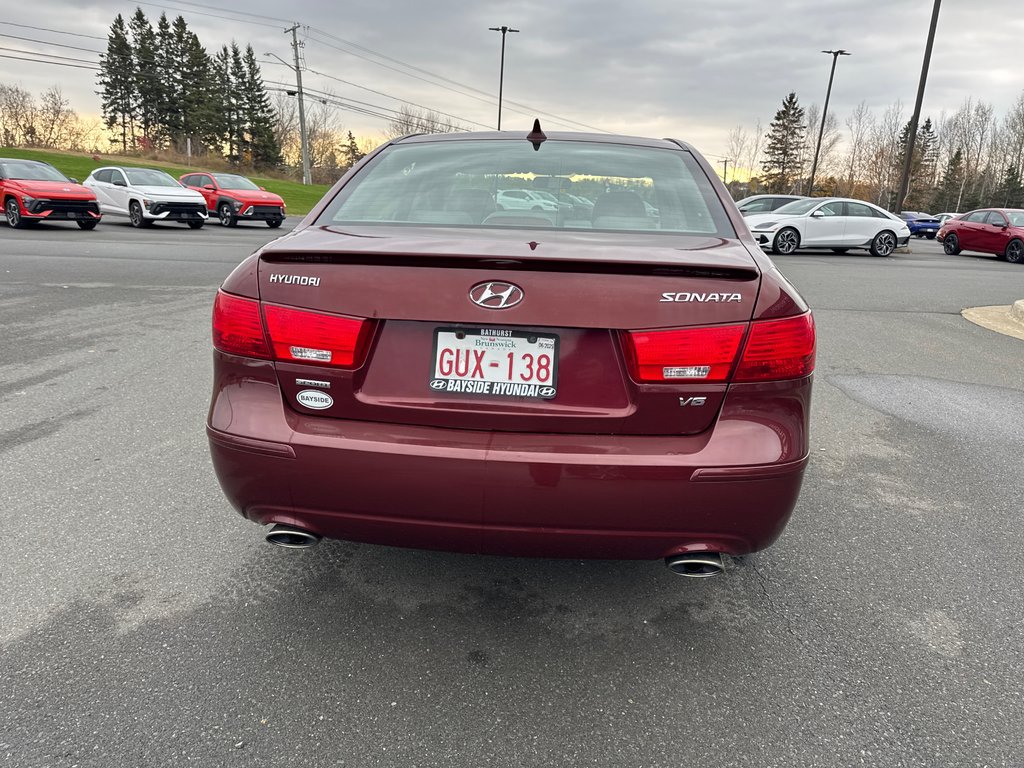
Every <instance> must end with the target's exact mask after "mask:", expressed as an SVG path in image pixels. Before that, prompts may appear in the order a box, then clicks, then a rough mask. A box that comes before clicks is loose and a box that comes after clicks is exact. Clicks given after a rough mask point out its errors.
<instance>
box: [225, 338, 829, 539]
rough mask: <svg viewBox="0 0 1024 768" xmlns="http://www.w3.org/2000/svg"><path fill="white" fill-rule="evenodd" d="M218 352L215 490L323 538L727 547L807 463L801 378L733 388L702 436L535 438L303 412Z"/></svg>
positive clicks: (773, 509)
mask: <svg viewBox="0 0 1024 768" xmlns="http://www.w3.org/2000/svg"><path fill="white" fill-rule="evenodd" d="M217 354H218V356H219V357H221V358H223V360H221V361H219V364H218V369H219V373H218V382H217V384H216V386H215V390H214V399H213V403H212V406H211V411H210V418H209V423H208V426H207V433H208V436H209V441H210V451H211V454H212V458H213V464H214V468H215V470H216V474H217V477H218V479H219V480H220V483H221V486H222V487H223V489H224V492H225V494H226V495H227V497H228V499H229V500H230V501H231V503H232V504H233V505H234V506H235V508H236V509H238V510H239V512H241V513H242V514H243V515H244V516H246V517H247V518H249V519H250V520H253V521H255V522H258V523H261V524H270V523H282V524H288V525H294V526H299V527H302V528H306V529H309V530H311V531H314V532H316V533H319V534H321V535H323V536H327V537H331V538H340V539H348V540H354V541H365V542H371V543H378V544H388V545H394V546H405V547H416V548H425V549H442V550H450V551H463V552H486V553H492V554H503V555H524V556H539V557H574V558H575V557H581V558H623V559H634V558H635V559H646V558H651V559H653V558H660V557H666V556H669V555H673V554H678V553H680V552H687V551H720V552H724V553H727V554H732V555H740V554H744V553H748V552H752V551H756V550H758V549H762V548H764V547H767V546H768V545H770V544H771V543H772V542H773V541H774V540H775V539H776V538H777V537H778V536H779V534H780V533H781V532H782V529H783V528H784V527H785V524H786V522H787V521H788V519H789V517H790V514H791V513H792V511H793V508H794V506H795V504H796V500H797V495H798V493H799V490H800V485H801V482H802V479H803V474H804V469H805V467H806V464H807V443H806V435H807V413H808V411H809V406H810V387H811V380H810V378H808V379H806V380H804V381H802V382H799V383H794V382H783V383H780V384H760V385H743V386H742V387H740V386H734V387H733V390H732V391H731V392H730V395H729V396H728V397H727V399H726V404H725V405H724V406H723V409H722V412H721V414H720V415H719V418H718V421H717V423H716V425H715V427H714V428H713V429H711V430H708V431H707V432H706V433H703V434H701V435H695V436H685V437H643V436H613V435H537V434H518V433H508V432H504V433H494V432H478V431H471V430H453V429H444V428H436V427H418V426H404V425H394V424H380V423H367V422H353V421H343V420H338V419H328V418H323V417H317V416H307V415H303V414H300V413H297V412H296V411H294V410H292V409H291V408H290V407H288V406H287V405H285V404H284V403H283V402H282V399H281V392H280V390H279V389H278V387H277V385H276V382H274V381H273V380H272V379H269V378H267V377H266V374H267V373H268V372H272V367H270V366H269V365H268V364H264V363H259V362H255V361H245V362H244V363H243V362H242V361H241V359H240V358H232V357H230V356H226V355H219V353H217ZM232 368H234V372H233V373H232V371H231V370H230V369H232ZM240 369H242V370H240ZM243 371H244V372H245V373H246V374H248V375H238V374H239V373H242V372H243ZM744 390H746V391H744Z"/></svg>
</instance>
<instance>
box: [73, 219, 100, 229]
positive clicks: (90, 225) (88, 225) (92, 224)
mask: <svg viewBox="0 0 1024 768" xmlns="http://www.w3.org/2000/svg"><path fill="white" fill-rule="evenodd" d="M97 224H99V222H98V221H96V220H92V221H79V222H78V228H79V229H96V225H97Z"/></svg>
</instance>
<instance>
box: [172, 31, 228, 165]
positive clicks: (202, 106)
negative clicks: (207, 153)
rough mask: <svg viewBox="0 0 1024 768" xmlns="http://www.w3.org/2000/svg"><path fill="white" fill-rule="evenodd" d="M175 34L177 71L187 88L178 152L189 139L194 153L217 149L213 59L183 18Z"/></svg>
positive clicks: (218, 137) (217, 136)
mask: <svg viewBox="0 0 1024 768" xmlns="http://www.w3.org/2000/svg"><path fill="white" fill-rule="evenodd" d="M172 30H173V32H174V40H175V43H176V44H177V45H178V48H177V53H178V63H179V69H178V71H179V72H180V73H181V82H182V84H183V86H184V87H183V88H182V91H181V94H180V96H179V98H180V110H181V132H180V134H179V136H178V139H177V144H178V150H179V151H183V150H184V149H185V145H186V143H187V141H188V140H189V139H191V140H192V147H193V151H199V150H201V149H203V148H209V147H217V146H218V145H219V140H220V136H219V132H218V130H217V126H218V122H219V109H220V103H219V99H218V98H217V94H216V90H215V87H214V84H213V83H212V82H211V79H210V72H211V69H212V64H211V59H210V55H209V54H208V53H207V52H206V49H205V48H203V46H202V44H201V43H200V42H199V38H198V37H197V36H196V34H195V33H194V32H192V31H191V30H189V29H188V27H187V26H186V25H185V20H184V19H183V18H181V17H180V16H179V17H177V18H176V19H175V20H174V23H173V24H172Z"/></svg>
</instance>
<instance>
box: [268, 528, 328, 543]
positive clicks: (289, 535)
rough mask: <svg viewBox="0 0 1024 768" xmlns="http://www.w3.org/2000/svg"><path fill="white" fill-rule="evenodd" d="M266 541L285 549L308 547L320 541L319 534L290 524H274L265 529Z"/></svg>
mask: <svg viewBox="0 0 1024 768" xmlns="http://www.w3.org/2000/svg"><path fill="white" fill-rule="evenodd" d="M267 541H268V542H269V543H270V544H273V545H275V546H278V547H285V548H286V549H308V548H309V547H312V546H315V545H317V544H319V543H320V536H319V535H318V534H315V533H311V532H310V531H305V530H303V529H302V528H294V527H292V526H290V525H275V526H274V527H272V528H271V529H270V530H269V531H267Z"/></svg>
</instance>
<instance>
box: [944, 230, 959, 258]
mask: <svg viewBox="0 0 1024 768" xmlns="http://www.w3.org/2000/svg"><path fill="white" fill-rule="evenodd" d="M942 250H943V251H945V252H946V254H947V255H948V256H956V255H958V254H959V253H960V239H959V238H958V237H957V236H956V235H955V234H953V233H952V232H950V233H949V234H948V235H946V237H945V239H943V241H942Z"/></svg>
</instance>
